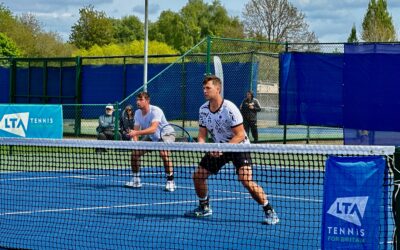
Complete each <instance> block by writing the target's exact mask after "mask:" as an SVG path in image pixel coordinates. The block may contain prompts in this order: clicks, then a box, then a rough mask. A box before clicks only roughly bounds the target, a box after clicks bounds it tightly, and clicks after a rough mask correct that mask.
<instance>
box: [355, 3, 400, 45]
mask: <svg viewBox="0 0 400 250" xmlns="http://www.w3.org/2000/svg"><path fill="white" fill-rule="evenodd" d="M362 27H363V31H362V39H363V40H364V41H366V42H393V41H396V31H395V28H394V25H393V21H392V17H391V16H390V14H389V12H388V10H387V2H386V0H377V1H376V0H370V2H369V4H368V9H367V13H366V14H365V16H364V20H363V23H362Z"/></svg>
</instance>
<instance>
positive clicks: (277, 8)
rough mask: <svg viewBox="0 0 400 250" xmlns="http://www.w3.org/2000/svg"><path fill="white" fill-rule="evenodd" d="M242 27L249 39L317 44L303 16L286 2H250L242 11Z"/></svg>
mask: <svg viewBox="0 0 400 250" xmlns="http://www.w3.org/2000/svg"><path fill="white" fill-rule="evenodd" d="M243 17H244V27H245V31H246V32H247V35H248V36H249V37H251V38H256V39H266V40H267V41H269V42H302V43H310V42H318V40H317V38H316V35H315V33H314V32H311V31H309V26H308V24H307V23H306V21H305V14H303V13H302V12H301V11H299V10H298V9H297V8H296V7H294V6H293V5H292V4H291V3H290V2H289V1H288V0H250V1H249V2H248V3H247V4H246V5H245V9H244V11H243Z"/></svg>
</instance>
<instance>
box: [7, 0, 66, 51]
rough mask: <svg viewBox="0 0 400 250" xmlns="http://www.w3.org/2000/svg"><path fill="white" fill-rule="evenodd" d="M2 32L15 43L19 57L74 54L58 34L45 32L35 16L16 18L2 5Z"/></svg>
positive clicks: (25, 15)
mask: <svg viewBox="0 0 400 250" xmlns="http://www.w3.org/2000/svg"><path fill="white" fill-rule="evenodd" d="M0 32H1V33H3V34H5V35H6V36H7V37H8V38H10V39H11V40H12V41H14V43H15V45H16V47H17V48H18V51H19V52H20V53H19V56H27V57H52V56H69V55H71V52H72V46H71V45H69V44H65V43H63V42H62V41H61V38H60V37H59V36H58V34H56V33H53V32H44V31H43V30H42V28H41V26H40V23H39V21H38V20H37V19H36V17H35V16H34V15H32V14H24V15H21V16H15V17H14V16H13V15H12V13H11V11H10V10H9V9H8V8H7V7H5V6H4V5H3V4H0Z"/></svg>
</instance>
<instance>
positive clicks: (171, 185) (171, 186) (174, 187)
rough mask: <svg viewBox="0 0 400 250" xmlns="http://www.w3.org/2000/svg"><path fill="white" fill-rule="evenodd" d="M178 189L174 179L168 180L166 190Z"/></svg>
mask: <svg viewBox="0 0 400 250" xmlns="http://www.w3.org/2000/svg"><path fill="white" fill-rule="evenodd" d="M175 189H176V185H175V182H174V181H167V184H165V191H168V192H174V191H175Z"/></svg>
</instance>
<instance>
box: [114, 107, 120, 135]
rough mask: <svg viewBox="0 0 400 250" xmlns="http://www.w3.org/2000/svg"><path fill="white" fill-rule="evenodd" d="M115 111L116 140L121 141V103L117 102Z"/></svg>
mask: <svg viewBox="0 0 400 250" xmlns="http://www.w3.org/2000/svg"><path fill="white" fill-rule="evenodd" d="M114 110H115V111H114V112H115V115H114V117H115V120H114V140H115V141H118V140H119V139H120V136H119V112H120V110H119V103H118V102H115V104H114Z"/></svg>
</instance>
